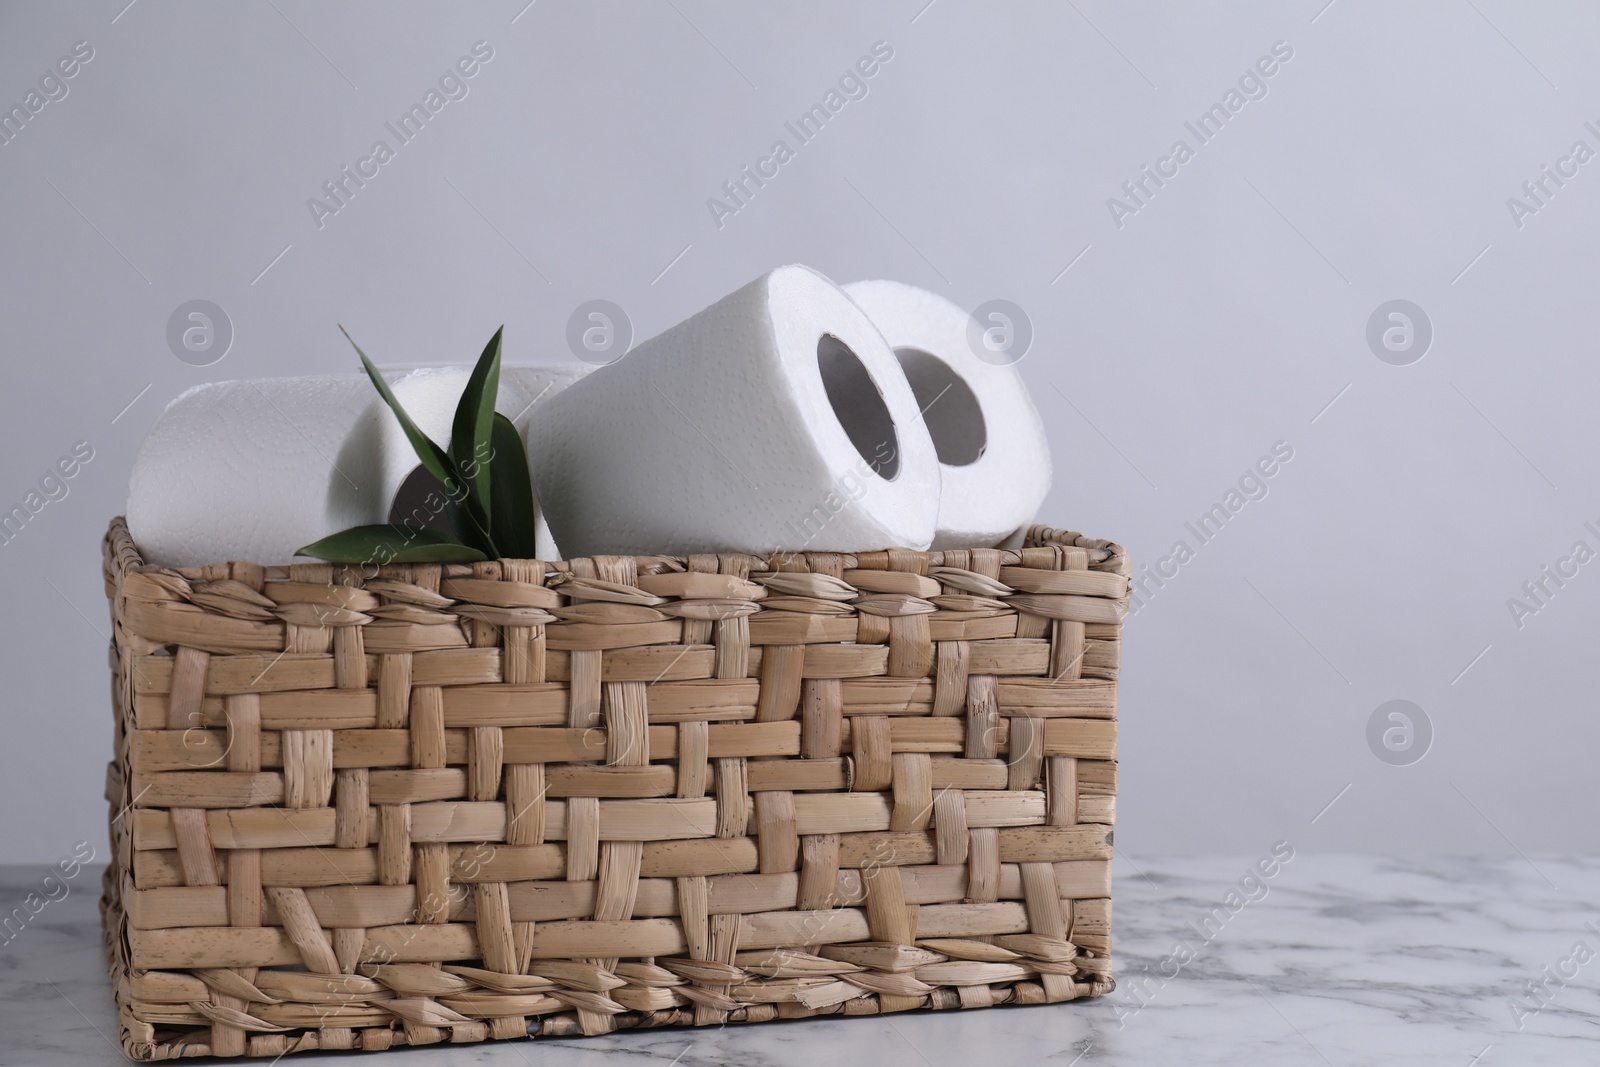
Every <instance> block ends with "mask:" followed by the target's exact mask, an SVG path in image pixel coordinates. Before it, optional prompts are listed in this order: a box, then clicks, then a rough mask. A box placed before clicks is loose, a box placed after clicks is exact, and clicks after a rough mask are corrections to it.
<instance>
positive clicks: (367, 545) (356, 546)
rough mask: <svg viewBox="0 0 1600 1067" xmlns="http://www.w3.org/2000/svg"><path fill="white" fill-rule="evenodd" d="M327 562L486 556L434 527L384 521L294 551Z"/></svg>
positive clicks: (464, 559) (451, 560) (459, 559)
mask: <svg viewBox="0 0 1600 1067" xmlns="http://www.w3.org/2000/svg"><path fill="white" fill-rule="evenodd" d="M295 555H297V556H311V557H314V558H316V559H324V560H327V561H328V562H329V563H377V564H384V563H476V562H478V561H479V560H484V559H488V558H489V557H487V556H485V555H484V554H483V553H482V552H480V551H478V550H477V549H476V548H473V547H472V546H470V545H464V544H462V543H461V542H459V541H456V540H454V539H452V538H450V537H448V536H446V535H445V534H442V533H439V532H438V531H437V530H428V529H424V528H422V527H420V526H404V525H399V524H396V523H384V524H381V525H377V526H352V527H350V529H348V530H341V531H339V532H338V533H336V534H329V535H328V536H327V537H324V538H323V539H322V540H320V541H313V542H311V543H310V544H309V545H306V546H305V547H304V548H301V549H297V550H296V551H295Z"/></svg>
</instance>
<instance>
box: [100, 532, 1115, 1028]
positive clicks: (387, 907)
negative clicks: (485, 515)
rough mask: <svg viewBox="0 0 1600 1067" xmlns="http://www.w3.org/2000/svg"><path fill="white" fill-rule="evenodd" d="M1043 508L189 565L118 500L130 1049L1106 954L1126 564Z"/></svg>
mask: <svg viewBox="0 0 1600 1067" xmlns="http://www.w3.org/2000/svg"><path fill="white" fill-rule="evenodd" d="M1027 546H1028V547H1025V548H1023V549H1021V550H1019V551H1002V550H995V549H990V550H974V551H945V552H912V551H905V550H896V549H890V550H887V551H882V552H869V553H861V554H858V555H839V554H828V553H804V554H793V555H790V554H784V555H780V556H775V557H773V558H771V559H770V560H769V559H762V558H759V557H754V556H745V555H704V556H691V557H689V558H688V559H675V558H670V557H662V556H641V557H600V558H594V559H578V560H571V561H568V562H565V563H560V564H549V563H541V562H537V561H532V560H499V561H495V562H489V563H480V564H471V565H464V564H449V565H439V564H431V565H429V564H412V565H391V566H385V567H382V568H369V569H368V570H367V571H366V572H363V571H362V570H361V569H359V568H355V567H336V566H330V565H326V564H305V565H297V566H291V567H265V568H264V567H261V566H257V565H255V564H247V563H231V564H222V565H217V566H208V567H203V568H195V569H186V570H183V571H180V572H174V571H171V570H163V569H160V568H157V567H153V566H148V565H145V564H144V563H143V561H142V560H141V558H140V556H139V552H138V549H137V547H136V546H135V545H134V543H133V541H132V540H131V539H130V538H129V535H128V531H127V528H126V526H125V525H124V524H123V522H122V520H120V519H119V520H117V521H115V522H114V523H113V524H112V526H111V529H110V532H109V533H108V534H107V537H106V543H105V548H106V551H105V572H106V590H107V593H108V595H109V596H110V598H111V614H112V619H113V623H114V627H115V648H114V650H113V652H114V658H113V671H114V686H113V692H114V701H115V707H116V717H117V729H116V760H115V761H114V762H113V763H112V764H111V766H110V774H109V778H108V782H107V797H108V799H109V800H110V802H111V813H112V819H111V836H112V844H113V856H114V860H113V863H112V865H111V867H110V869H109V871H108V872H107V874H106V881H105V897H104V900H103V905H102V906H103V911H104V916H105V925H106V936H107V945H108V957H109V962H110V967H111V976H112V982H113V985H114V987H115V993H116V1000H117V1004H118V1007H119V1008H120V1016H121V1030H122V1043H123V1047H124V1049H125V1050H126V1052H127V1053H128V1055H129V1056H130V1057H133V1058H135V1059H144V1060H148V1059H169V1058H175V1057H184V1056H198V1055H208V1054H209V1055H219V1056H238V1055H250V1056H278V1055H281V1054H282V1053H284V1052H301V1051H307V1050H313V1049H384V1048H390V1047H394V1046H398V1045H426V1044H433V1043H436V1042H472V1041H481V1040H484V1039H487V1038H522V1037H535V1036H538V1037H543V1036H567V1035H580V1034H601V1033H607V1032H610V1031H614V1030H619V1029H629V1028H634V1027H657V1026H701V1025H707V1024H721V1023H728V1022H758V1021H763V1020H768V1019H792V1018H801V1017H806V1016H813V1015H872V1014H875V1013H878V1012H894V1011H904V1010H908V1009H914V1008H933V1009H946V1008H975V1007H987V1006H991V1005H998V1004H1041V1003H1047V1002H1051V1001H1062V1000H1072V999H1074V998H1077V997H1085V996H1095V995H1099V994H1103V993H1105V992H1107V991H1108V990H1110V989H1111V988H1112V980H1111V977H1110V966H1109V955H1108V954H1109V951H1110V919H1111V901H1110V881H1111V877H1110V872H1111V822H1112V816H1113V810H1114V808H1113V805H1114V797H1115V793H1116V781H1117V765H1116V762H1115V755H1116V729H1117V727H1116V721H1115V715H1116V678H1117V665H1118V659H1119V650H1120V640H1119V639H1120V633H1121V619H1122V618H1123V616H1124V613H1125V610H1126V606H1127V601H1126V594H1127V579H1128V575H1129V570H1128V564H1127V560H1126V558H1125V556H1124V554H1123V552H1122V549H1121V548H1120V547H1118V546H1117V545H1115V544H1111V543H1110V542H1106V541H1097V540H1091V539H1088V538H1084V537H1080V536H1079V535H1077V534H1074V533H1064V532H1059V531H1056V530H1051V529H1047V528H1045V527H1035V528H1033V530H1032V531H1031V532H1030V534H1029V537H1028V541H1027Z"/></svg>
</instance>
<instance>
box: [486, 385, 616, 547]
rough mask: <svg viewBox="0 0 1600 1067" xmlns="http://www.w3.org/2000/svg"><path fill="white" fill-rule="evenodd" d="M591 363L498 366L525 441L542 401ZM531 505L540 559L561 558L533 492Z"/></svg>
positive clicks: (503, 387) (512, 415)
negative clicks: (535, 512) (513, 400)
mask: <svg viewBox="0 0 1600 1067" xmlns="http://www.w3.org/2000/svg"><path fill="white" fill-rule="evenodd" d="M594 368H595V365H594V364H592V363H549V364H545V365H542V366H536V367H502V368H500V387H501V390H502V391H504V390H507V389H509V390H510V391H511V392H512V393H513V394H514V395H515V396H516V397H517V401H518V407H517V410H516V411H513V412H508V413H507V415H508V416H509V418H510V419H511V421H512V422H513V423H514V424H515V425H516V427H517V432H518V433H519V434H521V435H522V443H523V444H527V443H528V427H529V426H530V425H531V424H532V423H533V419H534V412H535V411H536V410H538V409H539V406H540V405H541V404H543V403H544V402H545V401H546V400H548V399H550V398H551V397H553V396H555V395H556V394H557V393H559V392H561V390H563V389H565V388H566V387H567V386H569V385H571V384H572V383H573V382H576V381H577V380H578V379H580V378H582V377H583V376H584V375H586V374H588V373H589V372H590V371H592V370H594ZM534 507H535V508H536V509H538V524H537V526H536V527H535V528H534V534H533V538H534V546H535V549H536V551H537V552H538V556H539V558H540V559H544V560H555V559H560V558H561V553H560V551H559V550H558V549H557V548H556V542H555V538H554V537H552V536H551V535H550V525H549V523H548V522H546V521H545V515H544V509H542V508H539V503H538V493H535V494H534Z"/></svg>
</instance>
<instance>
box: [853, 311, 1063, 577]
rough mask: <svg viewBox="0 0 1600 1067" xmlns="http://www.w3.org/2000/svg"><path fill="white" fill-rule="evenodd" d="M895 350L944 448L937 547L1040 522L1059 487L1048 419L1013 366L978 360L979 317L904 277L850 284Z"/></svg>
mask: <svg viewBox="0 0 1600 1067" xmlns="http://www.w3.org/2000/svg"><path fill="white" fill-rule="evenodd" d="M844 288H845V292H847V293H849V294H850V297H851V298H852V299H853V300H855V302H856V303H857V304H859V305H861V308H862V310H863V311H865V312H866V313H867V316H868V317H869V318H870V319H872V322H873V324H874V325H876V326H877V327H878V330H879V331H880V332H881V333H882V334H883V336H884V339H885V340H886V341H888V342H889V345H890V347H891V348H893V349H894V353H895V355H896V356H897V357H898V358H899V361H900V366H901V367H902V369H904V371H905V374H906V378H907V379H908V380H909V381H910V383H911V390H912V392H913V393H915V394H916V398H917V406H918V407H919V408H920V409H922V417H923V420H924V421H925V422H926V423H927V425H928V432H929V434H930V435H931V436H932V438H933V444H934V448H935V449H937V451H938V454H939V467H940V473H941V475H942V480H943V491H942V494H941V498H940V502H939V525H938V531H937V532H936V533H935V534H934V538H933V545H932V547H933V548H977V547H984V546H993V545H999V544H1001V543H1002V542H1005V541H1006V540H1007V539H1008V538H1010V537H1011V535H1012V534H1014V533H1016V532H1017V531H1018V530H1019V529H1020V528H1021V527H1023V526H1025V525H1027V524H1028V523H1031V522H1032V521H1033V519H1034V516H1035V515H1036V514H1037V512H1038V510H1039V505H1040V504H1042V503H1044V498H1045V494H1046V493H1048V492H1049V491H1050V446H1049V443H1048V442H1047V441H1046V440H1045V435H1044V424H1043V423H1042V422H1041V421H1040V419H1039V412H1038V410H1037V409H1036V408H1035V407H1034V406H1033V400H1032V399H1031V398H1030V397H1029V396H1028V387H1027V385H1026V384H1025V383H1024V382H1023V380H1022V376H1021V375H1019V374H1018V373H1017V371H1016V368H1015V367H1014V366H1011V365H1009V364H1007V365H996V364H994V363H989V362H985V361H984V360H982V359H979V358H978V356H977V354H976V353H975V352H974V351H973V349H972V346H971V342H970V341H969V340H968V330H967V327H968V324H969V323H970V322H971V316H969V315H968V314H967V313H966V312H965V311H962V310H961V309H960V308H959V307H957V306H956V305H954V304H952V303H951V302H950V301H948V300H946V299H945V298H944V297H942V296H938V295H937V294H934V293H930V292H927V291H926V290H924V289H918V288H917V287H915V286H911V285H904V284H902V283H900V282H890V281H865V282H854V283H852V284H850V285H847V286H845V287H844Z"/></svg>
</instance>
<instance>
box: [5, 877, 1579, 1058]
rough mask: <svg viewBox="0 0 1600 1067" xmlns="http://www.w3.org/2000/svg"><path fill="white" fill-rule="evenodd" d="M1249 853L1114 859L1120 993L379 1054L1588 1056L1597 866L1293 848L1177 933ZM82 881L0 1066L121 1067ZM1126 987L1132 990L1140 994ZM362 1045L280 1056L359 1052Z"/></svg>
mask: <svg viewBox="0 0 1600 1067" xmlns="http://www.w3.org/2000/svg"><path fill="white" fill-rule="evenodd" d="M1252 861H1253V858H1251V857H1238V858H1235V859H1228V860H1217V859H1205V860H1196V859H1174V858H1160V857H1151V858H1134V859H1132V860H1129V859H1126V858H1123V857H1119V858H1118V872H1117V879H1118V880H1117V889H1116V894H1117V902H1116V915H1115V937H1116V958H1117V961H1118V968H1117V975H1118V978H1119V979H1120V980H1121V982H1122V985H1121V987H1120V988H1119V990H1118V991H1117V992H1116V993H1114V994H1112V995H1111V996H1109V997H1106V998H1103V999H1101V1000H1098V1001H1080V1002H1077V1003H1072V1004H1064V1005H1056V1006H1048V1007H1035V1008H1000V1009H991V1010H986V1011H974V1012H951V1013H915V1014H903V1015H891V1016H878V1017H867V1018H854V1019H828V1020H816V1021H808V1022H793V1023H769V1024H764V1025H760V1026H742V1027H727V1028H724V1029H715V1030H657V1031H651V1032H633V1033H627V1034H619V1035H611V1036H607V1037H601V1038H588V1039H572V1040H561V1041H543V1040H541V1041H538V1042H535V1043H527V1042H520V1041H519V1042H515V1043H511V1042H490V1043H487V1044H483V1045H473V1046H454V1047H451V1046H436V1047H433V1048H429V1049H405V1050H396V1051H392V1052H387V1053H384V1054H383V1057H384V1058H382V1059H381V1060H380V1061H379V1062H382V1063H385V1064H394V1065H397V1067H423V1065H428V1064H446V1063H448V1064H462V1063H482V1064H495V1065H502V1064H503V1065H527V1064H533V1063H538V1064H540V1065H541V1067H544V1065H549V1067H569V1065H571V1067H576V1065H584V1067H597V1065H600V1064H606V1063H613V1064H614V1063H621V1062H627V1063H634V1064H660V1065H661V1067H668V1065H670V1064H680V1065H682V1067H696V1065H711V1064H716V1065H721V1064H738V1065H741V1067H745V1065H748V1067H766V1065H778V1064H796V1065H800V1064H805V1065H817V1064H821V1065H824V1067H855V1065H870V1067H886V1065H888V1064H911V1065H913V1067H920V1065H926V1067H944V1065H946V1064H949V1065H962V1067H967V1065H971V1067H978V1065H980V1064H981V1065H984V1067H987V1065H989V1064H1006V1065H1008V1067H1009V1065H1016V1067H1021V1065H1023V1064H1034V1063H1046V1062H1048V1063H1052V1064H1056V1065H1059V1067H1070V1065H1072V1064H1082V1065H1083V1067H1091V1065H1093V1064H1099V1063H1104V1064H1129V1065H1135V1064H1160V1065H1163V1067H1165V1065H1172V1064H1184V1065H1194V1064H1227V1065H1230V1067H1235V1065H1249V1064H1302V1063H1303V1064H1327V1065H1332V1067H1346V1065H1350V1067H1355V1065H1361V1064H1384V1065H1405V1064H1440V1065H1447V1067H1479V1065H1483V1067H1499V1065H1502V1064H1504V1065H1512V1064H1515V1065H1519V1067H1520V1065H1524V1064H1593V1063H1600V958H1595V959H1593V960H1589V959H1587V957H1588V953H1587V952H1579V953H1577V955H1576V956H1575V955H1574V947H1575V946H1576V944H1577V943H1578V942H1580V941H1581V942H1584V943H1585V945H1586V946H1587V948H1588V949H1589V950H1592V951H1593V952H1594V953H1600V859H1589V858H1585V859H1555V858H1547V857H1533V858H1532V859H1531V860H1524V859H1520V858H1513V859H1420V860H1395V859H1386V858H1376V857H1351V856H1343V857H1315V856H1307V855H1301V856H1298V857H1296V858H1295V859H1294V860H1293V861H1292V862H1291V863H1290V864H1288V865H1287V866H1285V867H1284V868H1283V869H1282V870H1281V871H1279V872H1278V874H1277V876H1276V877H1275V878H1273V879H1271V880H1270V881H1269V882H1266V883H1265V887H1266V890H1267V892H1266V895H1265V896H1264V897H1262V896H1261V894H1260V891H1259V889H1258V888H1256V887H1250V888H1251V889H1252V890H1253V892H1254V895H1256V896H1257V897H1260V899H1258V900H1256V901H1254V902H1251V903H1248V904H1246V905H1244V906H1243V907H1241V908H1239V910H1238V911H1237V912H1236V913H1234V914H1231V915H1229V916H1228V917H1227V919H1226V922H1225V923H1219V922H1218V920H1216V919H1213V920H1212V924H1211V925H1212V928H1213V929H1215V928H1217V927H1218V926H1219V925H1220V930H1218V931H1217V932H1216V933H1215V936H1213V937H1211V939H1210V940H1209V942H1207V941H1205V940H1204V938H1203V935H1202V934H1201V933H1197V931H1196V928H1195V926H1194V925H1191V924H1203V923H1204V917H1205V916H1206V915H1207V914H1208V913H1211V912H1212V909H1213V908H1216V907H1218V906H1219V905H1221V904H1222V902H1223V900H1224V897H1225V895H1226V894H1227V892H1228V890H1229V888H1230V887H1233V886H1235V885H1236V883H1237V882H1238V879H1239V878H1240V876H1241V875H1242V874H1244V873H1245V870H1246V868H1247V866H1248V865H1249V864H1250V863H1251V862H1252ZM44 873H45V871H44V868H27V867H5V868H0V914H4V913H6V912H9V911H10V909H11V908H13V907H15V906H17V905H18V904H20V903H21V902H22V900H23V899H24V898H25V897H26V895H27V894H28V893H29V892H30V891H31V890H33V889H35V888H37V887H38V886H39V883H40V879H41V878H42V877H43V875H44ZM96 892H98V879H97V878H95V877H94V874H93V872H89V871H85V872H84V874H83V875H81V876H80V877H79V878H77V879H75V880H74V882H73V889H72V892H71V893H70V895H69V896H67V897H66V898H64V899H62V900H61V901H60V902H59V903H53V904H50V905H49V906H48V907H46V908H45V909H44V910H43V911H41V912H40V914H39V915H38V916H37V917H36V918H35V919H34V920H33V921H32V922H31V923H30V924H29V925H28V926H27V927H26V928H24V929H23V930H22V931H21V932H20V933H19V934H18V935H17V936H16V937H14V938H13V939H12V940H10V941H9V942H6V943H4V944H0V1064H16V1065H18V1067H55V1065H69V1064H70V1065H73V1067H90V1065H96V1064H118V1063H125V1062H127V1061H126V1060H124V1059H123V1057H122V1053H121V1051H120V1049H119V1048H118V1046H117V1045H116V1041H115V1039H116V1016H115V1013H114V1012H113V1010H112V1007H111V995H110V989H109V986H108V984H107V981H106V977H105V973H104V971H103V970H102V967H101V957H100V932H99V926H98V913H97V911H96V907H95V897H94V894H95V893H96ZM1585 924H1592V925H1593V929H1591V928H1589V926H1586V925H1585ZM0 936H3V935H0ZM1180 941H1182V942H1184V943H1185V944H1187V945H1188V946H1190V948H1191V949H1192V950H1194V958H1193V959H1192V960H1190V961H1188V962H1187V963H1185V964H1182V965H1181V966H1178V964H1177V960H1176V958H1175V957H1173V956H1172V952H1173V949H1174V947H1175V946H1176V945H1177V944H1178V943H1179V942H1180ZM1164 960H1165V961H1167V962H1165V963H1163V961H1164ZM1564 961H1565V962H1564ZM1147 968H1148V971H1146V969H1147ZM1546 968H1549V970H1548V971H1546V970H1545V969H1546ZM1162 970H1165V972H1166V973H1167V974H1169V975H1170V974H1173V973H1174V972H1176V976H1175V977H1171V978H1169V979H1167V980H1166V981H1165V982H1164V984H1161V982H1160V980H1159V978H1157V977H1145V976H1146V975H1147V974H1148V975H1150V976H1156V975H1159V974H1160V972H1161V971H1162ZM1563 971H1564V972H1565V977H1562V974H1561V972H1563ZM1544 979H1548V981H1547V984H1546V991H1547V992H1546V996H1545V1000H1544V1003H1545V1005H1546V1006H1544V1007H1543V1008H1542V1010H1540V1011H1538V1012H1537V1013H1531V1014H1525V1015H1523V1016H1522V1017H1521V1018H1520V1020H1519V1019H1518V1018H1517V1016H1516V1015H1515V1014H1514V1012H1513V1010H1512V1007H1511V1005H1512V1004H1513V1003H1515V1002H1518V1001H1519V998H1520V1002H1521V1003H1522V1004H1524V1006H1525V1009H1529V1008H1532V1007H1533V1006H1534V1004H1535V1002H1534V1001H1531V1000H1528V999H1527V996H1528V992H1527V984H1528V983H1529V982H1530V981H1537V980H1544ZM1136 986H1139V987H1142V989H1143V991H1144V992H1143V1006H1141V1001H1140V999H1139V998H1136V997H1135V996H1134V993H1133V990H1134V988H1135V987H1136ZM1518 1021H1520V1022H1521V1023H1522V1028H1521V1029H1520V1030H1519V1029H1518V1027H1517V1022H1518ZM535 1046H537V1047H535ZM361 1057H362V1054H360V1053H349V1054H344V1055H331V1054H325V1055H308V1056H296V1057H293V1061H294V1062H296V1063H301V1064H313V1063H314V1064H333V1063H350V1062H372V1061H371V1059H370V1057H368V1058H366V1059H362V1058H361ZM257 1062H261V1061H257Z"/></svg>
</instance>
